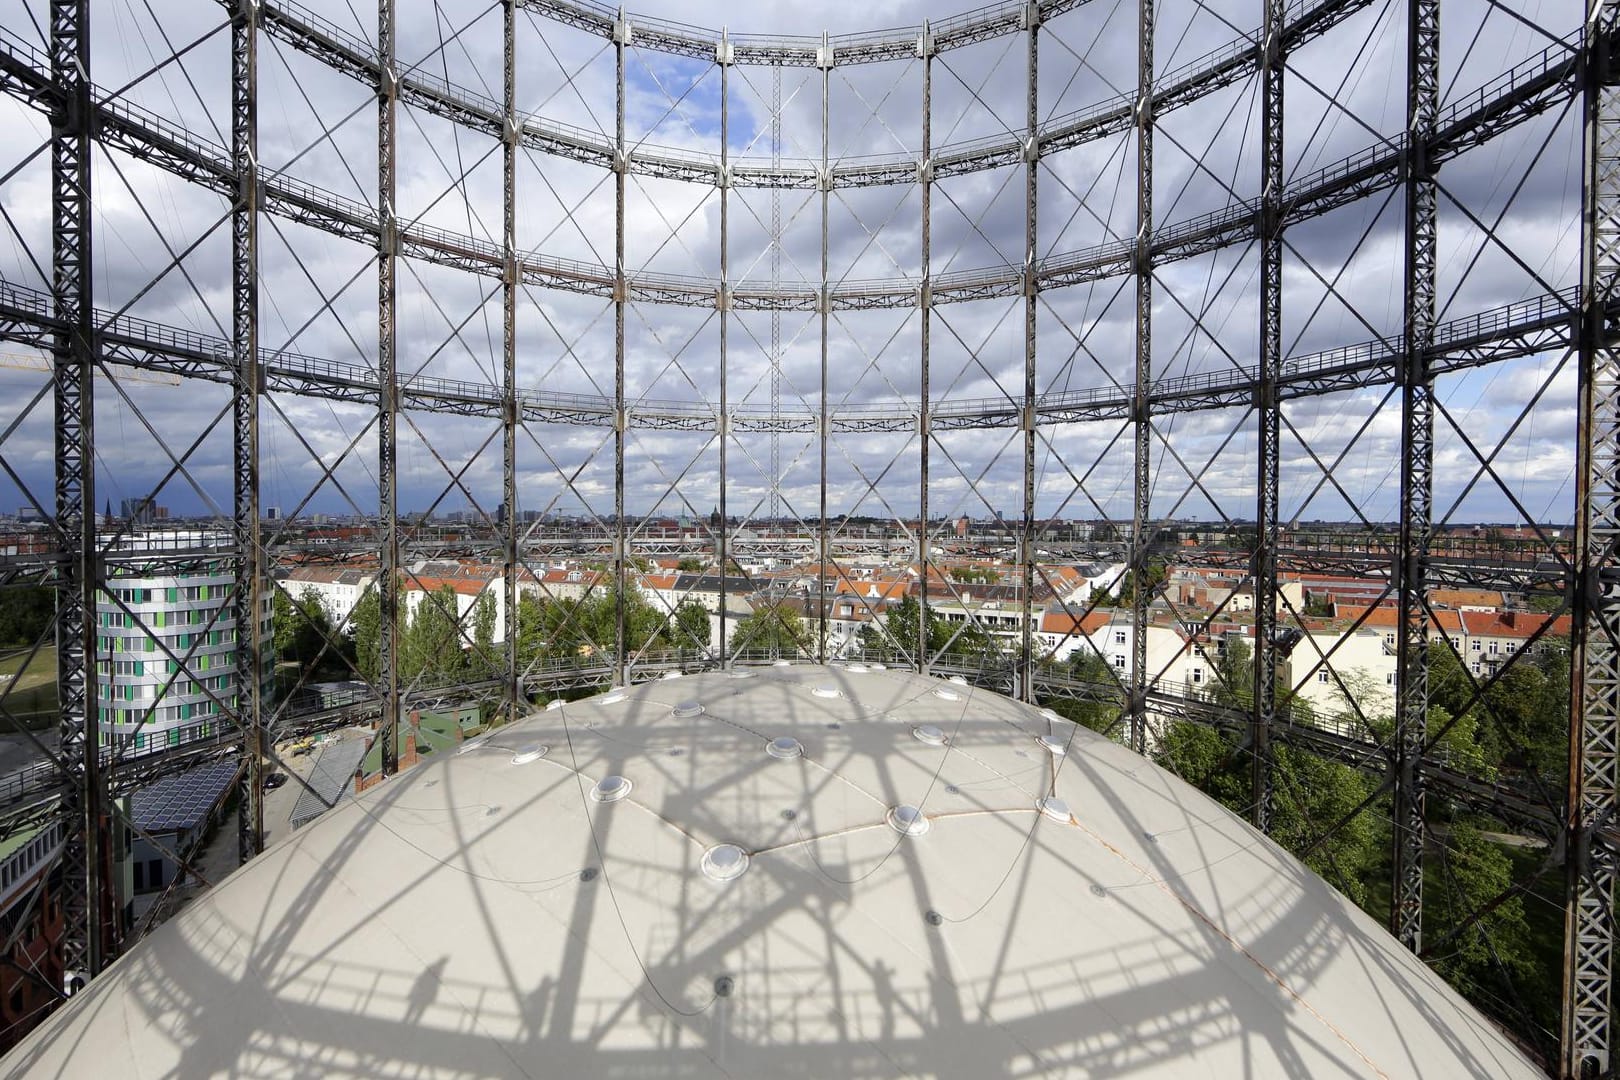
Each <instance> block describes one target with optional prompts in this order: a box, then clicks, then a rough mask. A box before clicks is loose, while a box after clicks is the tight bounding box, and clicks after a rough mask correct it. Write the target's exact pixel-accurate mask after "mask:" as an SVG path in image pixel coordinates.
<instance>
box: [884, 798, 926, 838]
mask: <svg viewBox="0 0 1620 1080" xmlns="http://www.w3.org/2000/svg"><path fill="white" fill-rule="evenodd" d="M884 820H885V821H887V822H888V823H889V828H891V829H893V830H894V831H895V832H897V833H899V834H900V835H901V836H921V835H922V834H923V833H925V832H927V831H928V830H929V829H930V828H931V827H932V822H930V821H929V820H928V819H927V818H926V817H924V816H923V812H922V810H921V809H920V808H919V807H915V806H912V805H911V804H909V803H902V804H900V805H899V806H896V807H893V808H892V809H890V811H889V812H888V814H887V815H885V817H884Z"/></svg>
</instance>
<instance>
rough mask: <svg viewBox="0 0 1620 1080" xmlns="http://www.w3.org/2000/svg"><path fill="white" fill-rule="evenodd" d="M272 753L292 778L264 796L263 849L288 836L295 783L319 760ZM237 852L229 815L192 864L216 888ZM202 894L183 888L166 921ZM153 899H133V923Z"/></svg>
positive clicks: (355, 733) (350, 734)
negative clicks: (281, 761)
mask: <svg viewBox="0 0 1620 1080" xmlns="http://www.w3.org/2000/svg"><path fill="white" fill-rule="evenodd" d="M369 735H370V732H369V731H366V730H363V729H352V730H346V731H343V732H341V733H340V736H341V737H342V738H343V739H344V740H345V741H347V740H351V739H364V738H365V737H367V736H369ZM276 753H277V755H278V756H280V758H281V759H282V760H283V761H285V762H286V763H287V765H288V771H289V772H290V773H291V774H292V775H289V776H288V778H287V782H286V783H285V784H283V785H282V786H281V787H279V788H275V789H274V790H271V791H266V792H265V793H264V843H265V847H266V848H268V847H270V846H271V845H273V844H275V843H276V842H277V841H279V840H282V839H284V838H285V837H287V836H288V835H289V834H290V833H291V832H292V826H291V822H290V819H291V817H292V809H293V805H294V804H295V803H296V802H297V801H298V796H299V795H300V794H301V793H302V792H303V791H304V786H303V785H302V784H300V783H299V782H298V777H302V778H304V779H306V780H307V779H308V778H309V774H310V772H311V770H312V769H313V768H314V766H315V761H316V759H317V758H318V757H319V756H320V750H319V748H317V749H316V750H315V751H313V752H311V753H308V754H301V755H294V754H293V753H292V752H291V746H290V744H286V743H283V744H281V745H279V746H277V747H276ZM269 771H280V770H279V766H269V767H268V768H267V769H266V772H269ZM239 850H240V849H239V847H238V844H237V834H236V816H235V815H234V814H231V815H228V816H227V817H226V819H225V820H223V821H221V822H220V824H219V827H218V828H217V829H216V830H215V832H214V837H213V840H212V841H211V842H210V843H209V844H208V846H207V847H205V848H204V849H203V850H202V851H201V852H200V853H199V854H198V856H197V860H196V865H197V870H198V872H199V873H200V874H201V875H202V876H203V877H204V878H206V879H207V880H208V881H209V882H211V883H212V884H215V885H217V884H219V883H220V882H221V881H224V880H225V878H226V877H228V876H229V875H230V873H231V872H232V871H233V870H235V869H236V868H237V866H238V865H239V864H240V860H239V857H238V852H239ZM203 891H204V888H203V886H201V885H189V886H186V887H185V888H184V889H183V890H181V892H180V895H178V896H177V897H176V899H177V901H178V902H177V903H176V904H174V905H172V906H171V910H170V911H169V912H168V915H167V917H169V918H172V917H173V916H174V914H175V912H178V911H179V910H181V909H182V908H184V907H185V906H186V904H189V903H190V902H191V901H192V900H194V899H196V898H197V897H198V896H200V895H202V893H203ZM154 899H156V896H155V894H154V895H151V896H141V897H137V898H136V902H135V917H136V919H137V920H138V919H140V918H141V917H142V916H144V914H145V913H146V910H147V908H149V907H150V906H151V904H152V902H153V900H154ZM159 921H162V920H159Z"/></svg>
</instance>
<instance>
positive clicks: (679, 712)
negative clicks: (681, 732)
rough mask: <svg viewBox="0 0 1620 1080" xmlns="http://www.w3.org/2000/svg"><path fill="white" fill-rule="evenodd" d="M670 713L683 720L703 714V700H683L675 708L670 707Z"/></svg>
mask: <svg viewBox="0 0 1620 1080" xmlns="http://www.w3.org/2000/svg"><path fill="white" fill-rule="evenodd" d="M669 714H670V715H671V716H678V717H680V718H681V719H683V720H684V719H687V718H689V717H693V716H702V715H703V703H702V702H701V701H683V702H681V703H680V704H679V705H677V706H675V707H674V708H673V709H670V710H669Z"/></svg>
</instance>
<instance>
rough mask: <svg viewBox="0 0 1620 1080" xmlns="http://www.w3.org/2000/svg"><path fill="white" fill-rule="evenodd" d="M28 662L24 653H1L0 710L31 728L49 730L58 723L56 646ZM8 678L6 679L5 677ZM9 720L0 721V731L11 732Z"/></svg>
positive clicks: (24, 650) (37, 654)
mask: <svg viewBox="0 0 1620 1080" xmlns="http://www.w3.org/2000/svg"><path fill="white" fill-rule="evenodd" d="M27 661H28V650H27V649H16V650H11V651H8V652H5V653H0V693H3V694H4V695H5V696H4V698H3V699H0V707H4V708H5V710H6V711H7V712H9V713H10V714H11V715H12V716H15V717H17V718H18V719H19V720H22V721H24V722H25V723H27V724H28V726H29V727H31V728H40V727H50V726H52V725H54V724H55V723H56V722H57V717H56V713H57V698H56V646H54V645H49V646H46V647H45V648H43V649H41V650H39V652H37V653H35V654H34V659H33V662H32V663H29V664H28V666H27V667H26V668H25V667H24V666H23V665H24V663H25V662H27ZM8 676H9V677H8ZM10 730H12V725H11V722H10V721H9V720H6V719H4V718H0V731H10Z"/></svg>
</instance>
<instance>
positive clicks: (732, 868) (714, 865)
mask: <svg viewBox="0 0 1620 1080" xmlns="http://www.w3.org/2000/svg"><path fill="white" fill-rule="evenodd" d="M699 866H700V867H701V868H702V870H703V876H704V877H706V878H708V879H709V880H710V881H735V880H736V879H738V878H740V877H742V876H743V874H744V873H746V872H747V870H748V852H746V851H744V850H743V849H742V848H740V847H738V846H737V845H736V844H716V845H715V846H714V847H712V848H710V849H709V850H708V851H705V852H704V853H703V858H702V860H701V861H700V862H699Z"/></svg>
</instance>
